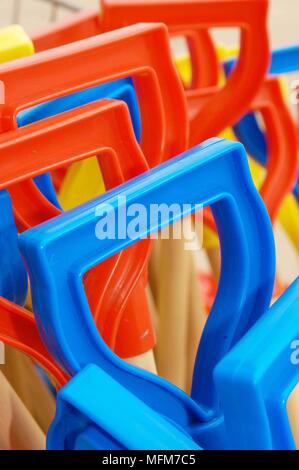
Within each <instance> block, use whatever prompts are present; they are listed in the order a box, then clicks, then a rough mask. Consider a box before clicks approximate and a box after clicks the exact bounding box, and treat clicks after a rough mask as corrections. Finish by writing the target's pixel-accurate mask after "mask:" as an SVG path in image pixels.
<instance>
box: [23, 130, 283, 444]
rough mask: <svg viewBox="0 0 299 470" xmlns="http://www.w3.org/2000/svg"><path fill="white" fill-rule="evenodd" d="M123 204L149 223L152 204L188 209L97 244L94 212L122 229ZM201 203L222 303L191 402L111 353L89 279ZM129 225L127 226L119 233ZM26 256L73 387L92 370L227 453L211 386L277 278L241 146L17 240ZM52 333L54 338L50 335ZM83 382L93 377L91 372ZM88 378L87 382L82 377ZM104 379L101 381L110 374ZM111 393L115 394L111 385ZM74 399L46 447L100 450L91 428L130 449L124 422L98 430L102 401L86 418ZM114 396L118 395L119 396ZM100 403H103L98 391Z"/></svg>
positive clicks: (43, 327) (166, 168)
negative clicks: (95, 317) (210, 226)
mask: <svg viewBox="0 0 299 470" xmlns="http://www.w3.org/2000/svg"><path fill="white" fill-rule="evenodd" d="M236 173H237V174H238V178H236V177H235V175H236ZM217 174H221V176H222V177H221V185H219V183H218V181H219V180H218V178H215V175H217ZM120 197H125V198H126V201H127V203H129V204H134V205H135V204H140V205H142V206H143V207H144V209H145V211H146V213H147V214H148V213H149V210H150V206H151V204H152V203H155V204H161V203H167V204H169V205H170V204H173V203H180V204H181V207H183V208H184V209H183V212H181V213H179V214H176V215H173V214H172V215H171V216H170V220H164V219H163V220H162V222H160V223H159V224H158V225H157V224H156V223H155V224H154V226H152V225H151V224H150V223H145V225H144V224H142V225H141V228H140V230H139V231H138V232H137V233H136V232H135V233H134V234H133V235H131V236H129V235H128V234H126V238H125V239H118V238H116V239H111V238H110V237H108V238H106V239H103V240H99V239H98V238H97V237H96V233H95V229H96V226H97V223H98V221H99V216H98V215H97V214H98V212H97V208H99V207H102V206H101V205H105V207H106V208H107V210H108V214H109V215H110V216H112V215H113V216H115V220H119V217H120V214H121V213H123V212H122V210H123V207H122V204H119V198H120ZM197 203H198V204H199V203H203V204H204V205H207V204H212V206H213V213H214V216H215V219H216V222H217V227H218V230H219V234H220V239H221V246H222V258H223V265H222V276H221V280H220V284H219V289H218V294H217V298H216V301H215V304H214V307H213V310H212V312H211V314H210V316H209V319H208V321H207V324H206V327H205V331H204V334H203V337H202V341H201V343H200V346H199V351H198V356H197V361H196V366H195V372H194V380H193V389H192V398H190V397H189V396H187V395H185V394H184V393H183V392H182V391H181V390H179V389H177V388H176V387H175V386H173V385H171V384H170V383H168V382H166V381H164V380H162V379H161V378H159V377H157V376H154V375H152V374H150V373H148V372H146V371H143V370H141V369H137V368H134V367H132V366H129V365H128V364H126V363H124V362H123V361H122V360H121V359H119V358H118V357H117V356H116V355H115V354H114V353H113V352H112V351H111V350H110V349H109V348H108V347H107V345H106V344H105V343H104V342H103V340H102V338H101V337H100V335H99V333H98V331H97V329H96V326H95V324H94V323H93V321H92V317H91V313H90V310H89V307H88V303H87V301H86V295H85V292H84V288H83V276H84V273H85V272H86V270H88V269H90V268H91V267H92V266H94V265H96V264H98V263H103V262H105V260H106V259H108V258H109V257H111V256H113V255H115V254H116V253H118V252H119V251H120V250H123V249H124V248H126V247H129V246H131V245H132V246H134V242H137V241H139V240H141V239H144V237H145V236H148V235H150V233H152V232H153V231H156V230H157V229H159V228H162V227H163V226H165V225H166V224H169V223H172V222H174V221H175V220H177V219H178V218H181V217H182V216H187V215H189V214H190V213H191V212H192V211H195V210H198V205H197ZM184 204H185V205H184ZM99 205H100V206H99ZM138 207H140V206H138ZM124 222H125V221H124V220H121V222H120V223H121V224H122V226H123V223H124ZM125 226H127V225H125ZM83 240H84V243H83ZM20 247H21V251H22V254H23V256H24V257H25V259H26V264H27V266H28V270H29V273H30V279H31V284H32V295H33V305H34V311H35V315H36V319H37V322H38V325H39V329H40V332H41V335H42V336H43V339H44V341H45V342H46V344H47V347H48V348H49V349H50V350H51V352H52V353H53V354H54V356H55V357H56V359H57V360H58V361H59V362H60V364H61V365H63V367H64V368H65V369H66V370H67V371H68V372H69V373H70V374H71V375H76V374H78V375H76V377H74V379H72V381H74V382H73V383H74V384H76V383H77V384H79V383H81V382H80V375H81V374H85V372H86V369H85V367H86V366H88V365H89V364H91V363H92V364H95V365H96V366H98V367H99V368H100V369H102V370H103V371H104V372H105V373H106V374H108V375H109V376H110V377H111V378H112V379H113V380H115V381H116V382H118V384H120V385H121V386H122V387H125V388H126V389H127V390H128V391H129V392H130V394H133V395H135V397H136V398H137V399H138V400H141V401H143V402H144V403H145V404H146V405H147V407H149V408H150V409H152V410H153V411H154V412H155V413H158V414H159V415H161V416H162V417H163V418H166V419H167V420H170V421H171V422H172V423H174V424H175V427H176V429H178V430H179V431H180V432H183V433H185V434H186V433H187V435H188V436H189V437H190V438H191V439H193V441H194V442H195V444H197V445H199V446H201V447H204V448H212V447H214V448H223V447H226V445H227V443H226V436H225V432H224V430H223V417H222V411H221V407H220V405H219V397H218V393H217V390H216V389H215V385H214V380H213V372H214V368H215V366H216V364H217V363H218V362H219V361H220V360H221V358H223V356H224V355H225V354H226V353H227V352H228V351H229V350H230V349H231V348H232V346H233V345H234V344H235V343H236V342H237V341H238V340H239V339H240V338H241V337H242V336H243V335H244V334H245V332H246V331H247V330H248V328H249V327H250V325H252V324H253V323H255V321H256V320H257V319H258V318H259V317H260V316H261V315H262V314H263V313H264V311H265V310H266V309H267V308H268V306H269V302H270V299H271V294H272V289H273V281H274V273H275V259H274V242H273V234H272V230H271V224H270V220H269V218H268V215H267V212H266V209H265V207H264V205H263V203H262V200H261V199H260V197H259V195H258V193H257V191H256V189H255V188H254V185H253V182H252V180H251V177H250V172H249V169H248V164H247V157H246V154H245V152H244V150H243V148H242V147H241V146H240V145H239V144H236V143H231V142H227V141H221V140H218V139H212V140H210V141H208V142H206V143H205V144H203V145H201V146H198V147H196V148H194V149H192V150H190V151H188V152H186V153H184V154H182V155H181V156H179V157H177V158H174V159H172V160H171V161H169V162H167V163H164V164H162V165H161V166H158V167H157V168H155V169H153V170H150V171H149V172H147V173H145V174H143V175H141V176H139V177H137V178H135V179H133V180H131V181H130V182H128V183H126V184H124V185H123V186H120V187H118V188H117V189H115V190H112V191H109V192H108V193H106V194H104V195H103V196H101V197H99V198H97V199H96V200H93V201H91V202H89V203H86V204H84V205H83V206H82V207H78V208H76V209H73V210H72V211H70V212H67V213H64V214H62V215H61V216H59V217H58V218H55V219H52V220H51V221H49V222H47V223H45V224H43V225H41V226H38V227H35V228H33V229H32V230H29V231H27V232H25V233H24V234H22V235H21V237H20ZM53 260H55V262H53ZM46 293H47V302H45V298H44V296H45V294H46ZM49 299H50V301H49ZM70 325H72V327H71V328H70ZM49 329H50V330H51V338H50V337H49V335H48V334H47V333H46V332H47V331H49ZM78 342H80V348H78V347H77V346H78ZM86 373H87V374H89V373H88V370H87V372H86ZM82 377H83V378H82V380H83V382H84V383H85V380H84V377H86V375H83V376H82ZM98 378H99V381H102V380H104V379H105V375H103V374H102V375H101V376H98ZM77 380H78V382H76V381H77ZM107 383H108V382H107ZM108 386H109V387H110V386H111V388H113V387H114V382H110V384H109V383H108ZM70 390H71V389H67V392H66V395H64V396H62V400H61V403H62V404H61V406H60V407H59V411H58V414H57V417H56V420H55V421H54V424H53V426H52V428H51V432H50V433H49V437H48V447H49V448H68V449H70V448H75V447H76V446H77V447H79V444H78V441H77V438H78V437H80V441H79V442H80V443H81V444H82V442H84V448H86V446H87V443H86V442H88V443H89V445H90V446H93V447H94V446H96V447H97V448H103V447H105V445H106V443H105V442H104V441H102V437H100V438H99V441H98V442H94V441H93V444H92V443H91V436H90V434H89V426H91V427H92V430H94V426H95V425H96V426H97V430H98V431H99V433H100V434H99V435H100V436H102V435H103V432H105V436H107V435H108V439H109V442H111V438H112V437H113V439H115V440H117V439H116V437H118V438H119V440H118V442H117V444H115V445H116V446H118V445H119V447H118V448H124V447H125V448H127V447H126V445H128V444H127V443H126V442H124V441H123V436H124V432H123V431H124V428H123V426H126V423H125V422H124V423H122V422H120V423H119V422H118V425H119V429H120V432H119V431H118V430H117V429H115V427H113V429H112V428H111V427H110V428H109V427H108V426H107V422H106V421H105V418H104V419H103V420H102V421H101V420H100V421H97V420H98V418H97V416H99V413H100V415H101V416H103V414H102V413H101V407H102V403H103V402H102V400H101V399H99V400H98V399H97V400H96V401H94V400H92V403H93V405H94V407H93V410H94V414H93V416H92V418H90V415H89V413H90V411H91V410H90V408H89V409H88V412H87V414H85V410H86V407H85V405H83V404H81V405H80V406H79V405H78V401H77V398H78V389H77V391H76V397H77V398H75V399H74V400H71V398H70V396H69V395H68V391H70ZM105 393H106V392H105ZM112 394H113V396H114V397H115V396H117V395H116V391H115V390H112ZM67 395H68V396H67ZM83 396H84V395H83ZM97 397H98V398H100V397H101V389H99V390H98V392H97ZM65 398H66V406H64V404H63V402H64V401H65V400H64V399H65ZM69 403H71V404H72V406H71V407H70V406H69ZM138 403H139V402H138ZM126 405H128V409H129V407H130V406H131V404H130V402H123V406H124V407H126ZM105 406H106V405H105ZM78 407H79V408H80V410H79V408H78ZM98 407H99V408H98ZM96 408H97V410H96ZM147 409H148V408H147ZM133 411H134V409H133ZM64 413H67V416H69V413H73V417H74V420H69V419H68V422H69V423H71V422H72V423H74V425H73V424H70V426H69V427H66V426H65V420H64V419H63V417H64V416H65V414H64ZM155 416H156V415H155ZM104 421H105V422H104ZM118 421H119V418H118ZM113 422H115V421H113ZM85 430H86V431H87V433H86V434H85V433H84V431H85ZM74 431H75V432H74ZM82 434H83V435H82ZM93 435H94V434H93ZM120 441H121V442H120ZM82 445H83V444H82ZM135 445H136V444H134V446H135ZM139 445H140V443H139ZM136 448H140V447H136Z"/></svg>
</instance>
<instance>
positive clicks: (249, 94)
mask: <svg viewBox="0 0 299 470" xmlns="http://www.w3.org/2000/svg"><path fill="white" fill-rule="evenodd" d="M101 5H102V8H101V26H102V29H103V30H104V31H109V30H112V29H115V28H118V27H121V26H124V25H128V24H134V23H136V22H138V21H161V22H163V23H165V24H166V25H167V26H168V28H169V31H170V33H171V34H172V33H184V32H186V31H190V30H191V31H196V30H202V29H206V28H212V27H228V26H235V27H239V28H240V29H241V41H240V45H241V49H240V55H239V60H238V65H237V67H236V69H235V70H234V72H233V74H231V76H230V77H229V80H228V81H227V83H226V85H225V87H224V88H223V89H222V90H216V89H215V88H211V89H209V88H207V89H199V90H190V91H189V92H187V100H188V106H189V117H190V125H191V127H190V147H192V146H193V145H196V144H198V143H200V142H202V141H203V140H205V139H207V138H209V137H213V136H215V135H218V134H220V132H221V131H222V130H224V129H225V128H226V127H228V126H230V125H233V124H234V123H235V122H236V121H237V120H238V119H239V118H240V116H241V115H242V114H244V113H245V112H246V111H247V106H248V103H250V101H251V99H252V98H254V96H255V94H256V92H257V90H258V87H259V85H260V84H261V83H262V80H263V77H264V75H265V73H266V71H267V67H268V60H269V45H268V37H267V31H266V19H267V9H268V0H240V1H236V0H187V1H186V0H160V1H155V2H153V1H151V0H145V1H142V2H140V1H139V0H126V1H125V2H124V1H122V0H102V2H101ZM249 75H250V77H251V79H250V80H248V76H249Z"/></svg>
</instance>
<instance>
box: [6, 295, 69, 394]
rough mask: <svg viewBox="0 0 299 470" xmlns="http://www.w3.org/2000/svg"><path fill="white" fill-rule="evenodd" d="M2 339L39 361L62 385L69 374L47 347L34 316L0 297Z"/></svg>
mask: <svg viewBox="0 0 299 470" xmlns="http://www.w3.org/2000/svg"><path fill="white" fill-rule="evenodd" d="M0 341H3V342H4V343H5V344H7V345H9V346H12V347H14V348H16V349H18V350H19V351H21V352H23V353H24V354H26V355H27V356H30V357H31V358H32V359H33V360H35V361H36V362H38V363H39V364H40V365H41V366H42V367H43V368H44V369H45V370H46V371H47V372H48V373H49V374H50V375H51V376H52V377H53V378H54V379H55V380H56V382H57V384H58V386H59V387H62V386H63V385H64V384H65V383H66V382H67V381H68V379H69V376H68V375H67V374H66V373H65V372H64V371H63V370H62V369H61V368H60V367H59V366H58V365H57V364H56V363H55V361H54V360H53V358H52V357H51V355H50V354H49V353H48V351H47V349H46V348H45V346H44V344H43V342H42V340H41V337H40V334H39V331H38V328H37V325H36V323H35V320H34V316H33V315H32V314H30V313H29V312H28V311H27V310H25V309H24V308H22V307H20V306H18V305H16V304H14V303H13V302H10V301H9V300H7V299H4V298H3V297H0Z"/></svg>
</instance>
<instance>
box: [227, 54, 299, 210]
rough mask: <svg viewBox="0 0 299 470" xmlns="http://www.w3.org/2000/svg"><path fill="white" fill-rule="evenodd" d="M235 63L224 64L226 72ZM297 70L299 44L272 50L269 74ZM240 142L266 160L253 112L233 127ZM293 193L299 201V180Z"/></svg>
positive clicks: (263, 160) (265, 140)
mask: <svg viewBox="0 0 299 470" xmlns="http://www.w3.org/2000/svg"><path fill="white" fill-rule="evenodd" d="M234 64H235V61H234V60H229V61H226V62H225V64H224V67H225V71H226V73H227V74H229V73H230V72H231V70H232V69H233V67H234ZM298 70H299V45H293V46H289V47H286V48H280V49H276V50H273V51H272V54H271V64H270V68H269V74H270V75H280V74H287V73H293V72H298ZM234 130H235V133H236V135H237V137H238V139H239V140H240V142H242V143H243V145H245V147H246V149H247V151H248V152H249V153H250V154H251V155H252V156H253V157H254V158H255V159H256V160H257V161H258V162H260V163H261V164H262V165H265V164H266V161H267V141H268V139H267V138H266V136H265V134H264V133H263V132H262V130H261V128H260V126H259V124H258V121H257V119H256V117H255V115H254V114H252V113H251V114H247V115H246V116H245V117H244V118H242V119H241V120H240V121H239V122H238V123H237V124H236V125H235V127H234ZM294 194H295V196H296V198H297V201H299V180H297V183H296V185H295V188H294Z"/></svg>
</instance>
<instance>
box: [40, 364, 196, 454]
mask: <svg viewBox="0 0 299 470" xmlns="http://www.w3.org/2000/svg"><path fill="white" fill-rule="evenodd" d="M99 391H100V400H101V403H105V406H94V405H95V403H98V400H99ZM120 417H121V418H120ZM63 423H64V424H63ZM65 423H67V426H66V425H65ZM72 429H76V432H75V433H74V434H73V435H72V434H71V433H70V430H72ZM47 448H48V449H49V450H53V449H54V450H99V449H103V450H107V449H109V450H150V449H151V450H158V449H160V450H171V449H172V450H200V448H199V446H198V445H197V444H196V443H195V442H194V441H193V440H192V439H191V437H190V436H188V434H187V433H185V432H184V431H183V430H181V429H179V428H177V427H176V426H175V425H174V424H173V423H171V422H170V421H169V420H167V419H165V418H164V417H163V416H162V415H161V414H159V413H157V412H155V411H154V410H153V409H151V408H150V407H149V406H147V405H146V403H144V401H142V400H139V399H138V398H137V397H136V396H135V395H134V394H132V393H130V392H129V391H128V390H127V389H126V388H125V387H123V386H122V385H120V383H119V382H117V381H116V380H114V379H113V378H112V377H111V376H110V375H108V374H106V373H105V372H104V371H103V370H102V369H100V368H99V367H97V366H95V365H89V366H87V367H85V368H84V369H83V370H82V371H81V372H79V373H78V374H77V375H76V376H75V377H74V378H73V379H71V381H70V382H69V383H68V384H67V385H66V386H65V387H64V388H63V389H62V390H61V391H60V392H59V394H58V400H57V412H56V418H55V423H54V425H52V427H51V428H50V430H49V433H48V436H47Z"/></svg>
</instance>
